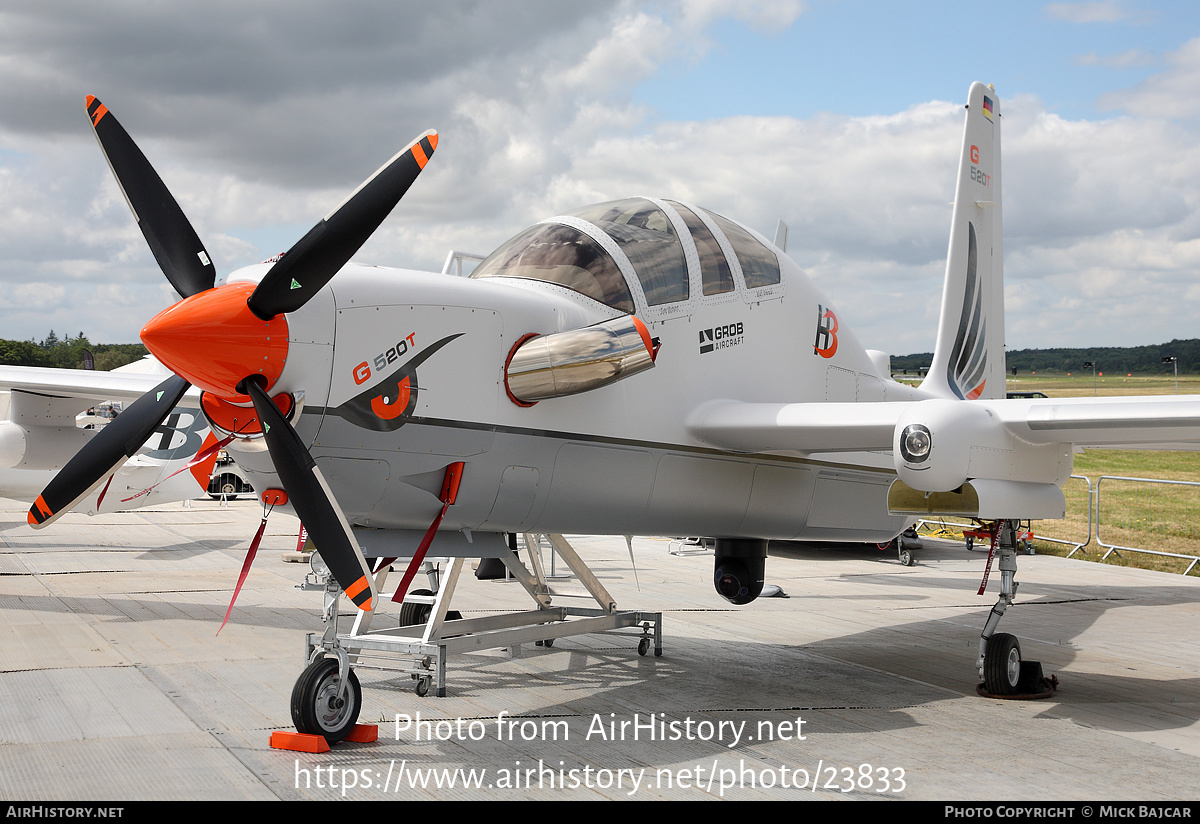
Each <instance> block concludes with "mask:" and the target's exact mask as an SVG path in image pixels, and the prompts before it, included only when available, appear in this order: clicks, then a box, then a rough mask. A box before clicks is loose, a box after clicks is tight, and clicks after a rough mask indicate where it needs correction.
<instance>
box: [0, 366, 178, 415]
mask: <svg viewBox="0 0 1200 824" xmlns="http://www.w3.org/2000/svg"><path fill="white" fill-rule="evenodd" d="M165 374H167V373H166V372H163V373H154V372H120V371H113V372H94V371H91V370H87V369H52V368H48V367H47V368H42V367H36V366H0V390H9V391H12V390H17V391H20V392H29V393H31V394H35V395H43V396H47V397H51V398H78V399H79V400H80V401H81V403H80V404H79V408H80V409H83V408H86V407H88V406H91V405H93V404H95V403H98V402H100V401H135V400H137V399H138V398H140V397H141V396H142V395H144V394H145V393H146V392H148V391H149V390H151V389H153V388H154V387H155V386H157V385H158V384H159V383H160V382H161V381H162V379H163V377H164V375H165ZM191 394H192V395H193V401H192V404H191V405H197V404H198V400H196V399H195V398H198V393H195V392H193V393H191Z"/></svg>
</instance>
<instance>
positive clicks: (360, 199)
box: [247, 131, 438, 560]
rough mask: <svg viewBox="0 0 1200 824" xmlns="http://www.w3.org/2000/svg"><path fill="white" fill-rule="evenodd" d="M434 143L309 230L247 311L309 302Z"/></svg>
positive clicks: (267, 313) (426, 140) (424, 138)
mask: <svg viewBox="0 0 1200 824" xmlns="http://www.w3.org/2000/svg"><path fill="white" fill-rule="evenodd" d="M437 142H438V136H437V132H433V131H430V132H426V133H425V134H423V135H421V136H420V137H419V138H417V139H416V140H414V141H413V142H412V143H410V144H409V145H408V146H406V147H405V148H404V149H403V150H402V151H400V152H399V153H398V154H396V155H395V156H394V157H393V158H392V159H391V160H389V161H388V162H387V163H385V164H384V165H383V166H382V167H380V169H379V170H378V171H377V172H375V174H373V175H372V176H371V177H370V178H369V179H368V180H366V181H365V182H364V183H363V184H362V185H361V186H359V187H358V189H356V190H355V191H354V193H353V194H351V195H350V196H349V197H348V198H346V199H345V200H344V201H342V204H341V205H340V206H338V207H337V208H336V209H334V210H333V211H332V212H330V213H329V214H328V215H326V216H325V218H324V219H323V220H321V222H320V223H318V224H317V225H316V226H314V227H313V228H312V229H310V230H309V232H308V234H306V235H305V236H304V237H302V238H300V240H299V241H297V242H296V244H295V245H294V246H293V247H292V248H291V249H289V250H288V251H287V253H286V254H285V255H284V256H283V257H282V258H280V259H279V261H278V262H277V263H276V264H275V265H274V266H273V267H271V270H270V271H269V272H267V274H266V276H265V277H263V279H262V281H261V282H260V283H259V285H258V288H257V289H255V290H254V294H253V295H251V296H250V299H249V300H248V301H247V305H249V307H250V310H251V311H252V312H254V314H255V315H257V316H258V317H260V318H262V319H263V320H269V319H271V318H273V317H274V316H275V315H278V314H280V313H282V312H294V311H296V310H297V309H299V308H300V307H301V306H303V305H304V304H305V303H307V302H308V300H309V298H311V297H312V296H313V295H315V294H316V293H317V292H319V291H320V290H321V288H322V287H324V286H325V284H326V283H328V282H329V280H330V278H332V277H333V276H334V275H335V274H337V271H338V270H339V269H341V268H342V267H343V266H345V265H346V263H347V262H349V260H350V258H351V257H352V256H353V255H354V253H355V252H357V251H358V250H359V249H360V248H362V245H363V244H364V243H366V242H367V238H369V237H370V236H371V234H372V233H373V232H374V231H375V230H376V229H377V228H379V224H381V223H383V220H384V218H386V217H387V216H388V214H389V213H390V212H391V211H392V209H393V208H394V207H395V205H396V204H397V203H399V202H400V198H401V197H403V196H404V193H405V192H407V191H408V187H409V186H411V185H412V184H413V181H414V180H416V179H417V175H419V174H420V173H421V170H422V169H424V168H425V164H426V163H427V162H428V161H429V158H430V156H431V155H432V154H433V150H434V149H436V148H437ZM289 494H291V493H290V492H289ZM326 560H328V559H326Z"/></svg>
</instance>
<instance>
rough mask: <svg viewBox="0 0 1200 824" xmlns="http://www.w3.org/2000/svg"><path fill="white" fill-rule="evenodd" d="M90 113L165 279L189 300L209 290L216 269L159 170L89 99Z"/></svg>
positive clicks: (97, 103)
mask: <svg viewBox="0 0 1200 824" xmlns="http://www.w3.org/2000/svg"><path fill="white" fill-rule="evenodd" d="M87 112H88V116H89V117H90V118H91V120H92V128H93V129H94V130H95V132H96V139H97V140H99V141H100V149H101V151H103V152H104V157H105V158H106V159H107V160H108V165H109V167H110V168H111V169H112V172H113V176H114V177H116V179H117V185H118V186H120V187H121V191H122V193H124V195H125V200H126V202H128V203H129V208H130V209H131V210H132V211H133V217H134V219H135V220H136V221H137V224H138V228H140V229H141V230H142V234H143V235H145V236H146V243H148V244H150V251H151V252H153V253H154V259H155V260H157V261H158V265H159V268H161V269H162V270H163V274H164V275H166V276H167V280H169V281H171V285H172V286H174V287H175V291H177V292H178V293H179V294H180V295H182V296H183V297H185V298H186V297H191V296H192V295H194V294H196V293H198V292H203V291H204V290H206V289H211V288H212V287H213V283H214V282H215V281H216V277H217V272H216V268H215V267H214V266H213V264H212V261H211V260H209V257H208V252H207V251H206V250H205V248H204V244H203V243H201V242H200V238H199V236H198V235H197V234H196V230H195V229H193V228H192V224H191V223H189V222H188V219H187V217H186V216H184V214H183V210H182V209H180V208H179V204H178V203H176V202H175V198H174V197H172V196H171V193H170V192H169V191H167V187H166V185H165V184H164V183H163V182H162V178H160V177H159V176H158V172H156V171H154V167H153V166H151V165H150V161H148V160H146V156H145V155H144V154H142V151H141V149H139V148H138V147H137V144H136V143H134V142H133V138H131V137H130V136H129V133H128V132H126V131H125V129H124V128H123V127H122V126H121V124H120V123H118V122H117V118H116V117H114V116H113V115H112V113H111V112H110V111H109V110H108V107H106V106H105V105H104V104H103V103H101V102H100V101H99V100H97V99H96V98H94V97H92V96H91V95H88V98H87Z"/></svg>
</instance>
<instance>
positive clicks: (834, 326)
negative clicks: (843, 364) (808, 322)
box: [813, 303, 838, 358]
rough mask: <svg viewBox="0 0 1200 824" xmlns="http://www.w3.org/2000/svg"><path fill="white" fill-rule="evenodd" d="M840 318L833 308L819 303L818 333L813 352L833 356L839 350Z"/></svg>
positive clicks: (827, 356) (822, 355)
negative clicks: (838, 332)
mask: <svg viewBox="0 0 1200 824" xmlns="http://www.w3.org/2000/svg"><path fill="white" fill-rule="evenodd" d="M837 330H838V319H837V315H835V314H834V313H833V310H832V309H826V308H825V307H824V306H822V305H821V304H819V303H818V304H817V335H816V338H815V339H814V340H813V354H814V355H820V356H821V357H823V358H832V357H833V356H834V354H835V353H836V352H837V346H838V342H837Z"/></svg>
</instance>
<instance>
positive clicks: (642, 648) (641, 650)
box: [638, 638, 650, 656]
mask: <svg viewBox="0 0 1200 824" xmlns="http://www.w3.org/2000/svg"><path fill="white" fill-rule="evenodd" d="M649 651H650V639H649V638H643V639H641V640H640V641H638V655H643V656H644V655H645V654H646V653H648V652H649Z"/></svg>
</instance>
